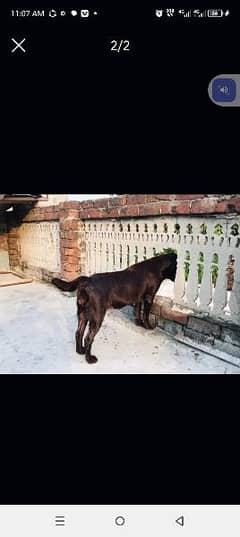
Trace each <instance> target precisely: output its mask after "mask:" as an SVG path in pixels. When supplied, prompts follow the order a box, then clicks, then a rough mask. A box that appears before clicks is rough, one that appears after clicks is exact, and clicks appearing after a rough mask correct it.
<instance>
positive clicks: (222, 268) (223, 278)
mask: <svg viewBox="0 0 240 537" xmlns="http://www.w3.org/2000/svg"><path fill="white" fill-rule="evenodd" d="M227 262H228V254H226V253H225V254H224V253H221V252H220V251H219V254H218V278H217V283H216V287H215V292H214V297H213V313H214V314H215V315H222V316H224V311H223V310H224V308H225V306H226V304H227Z"/></svg>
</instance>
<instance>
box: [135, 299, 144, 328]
mask: <svg viewBox="0 0 240 537" xmlns="http://www.w3.org/2000/svg"><path fill="white" fill-rule="evenodd" d="M141 310H142V302H138V303H137V304H136V306H135V315H136V320H135V322H136V325H137V326H143V321H142V319H141Z"/></svg>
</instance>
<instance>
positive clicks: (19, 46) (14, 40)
mask: <svg viewBox="0 0 240 537" xmlns="http://www.w3.org/2000/svg"><path fill="white" fill-rule="evenodd" d="M11 41H12V42H13V43H14V45H15V46H14V47H13V48H12V50H11V52H16V50H18V49H19V50H21V51H22V52H26V50H25V48H24V47H22V44H23V43H24V41H26V37H24V38H23V39H22V41H17V40H16V39H15V38H14V37H12V38H11Z"/></svg>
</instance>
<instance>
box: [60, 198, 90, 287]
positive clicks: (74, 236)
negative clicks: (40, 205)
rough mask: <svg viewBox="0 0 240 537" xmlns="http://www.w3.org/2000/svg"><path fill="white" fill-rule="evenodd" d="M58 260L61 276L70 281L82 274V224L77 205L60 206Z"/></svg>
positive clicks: (73, 203) (83, 249) (71, 203)
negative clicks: (59, 259)
mask: <svg viewBox="0 0 240 537" xmlns="http://www.w3.org/2000/svg"><path fill="white" fill-rule="evenodd" d="M60 205H61V211H60V258H61V276H62V277H63V278H64V279H66V280H72V279H74V278H76V277H77V276H79V274H84V268H85V267H84V251H85V247H84V241H83V236H82V230H83V223H82V221H81V220H80V219H79V203H78V202H65V203H62V204H60Z"/></svg>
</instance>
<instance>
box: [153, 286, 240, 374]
mask: <svg viewBox="0 0 240 537" xmlns="http://www.w3.org/2000/svg"><path fill="white" fill-rule="evenodd" d="M170 302H172V301H171V300H170V301H169V300H168V301H167V302H166V301H165V298H164V297H157V298H156V300H155V301H154V304H153V306H152V310H151V316H150V322H151V324H152V326H153V327H154V326H155V327H158V328H159V329H160V330H163V331H165V332H167V333H168V334H171V335H172V336H173V337H174V338H175V339H177V340H178V341H181V342H182V343H186V344H187V345H190V346H192V347H194V348H196V349H198V350H203V351H204V352H207V353H208V354H210V355H211V356H215V357H216V358H219V359H221V360H224V361H226V362H229V363H231V364H234V365H237V366H238V367H240V327H239V326H237V325H233V324H227V323H226V322H224V321H223V320H219V321H218V320H216V319H212V318H209V317H208V318H206V317H205V318H204V319H203V318H202V317H200V316H198V315H195V314H192V313H191V314H188V313H184V312H181V311H178V310H176V309H173V307H172V304H170Z"/></svg>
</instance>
